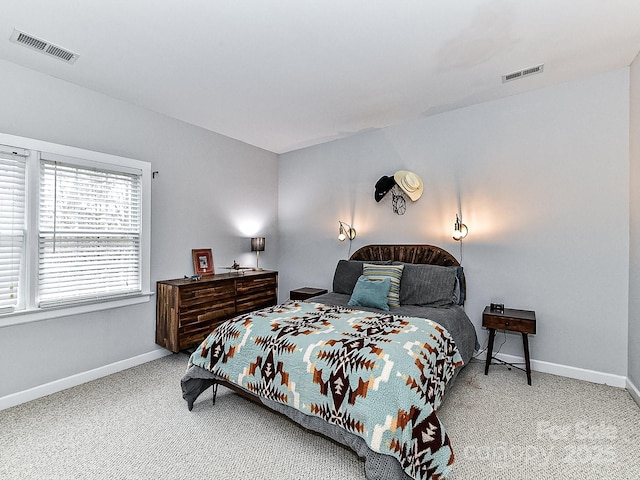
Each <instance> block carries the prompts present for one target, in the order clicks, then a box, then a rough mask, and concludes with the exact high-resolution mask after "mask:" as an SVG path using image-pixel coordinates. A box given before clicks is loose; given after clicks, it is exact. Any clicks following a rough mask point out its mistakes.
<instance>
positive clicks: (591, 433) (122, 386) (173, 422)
mask: <svg viewBox="0 0 640 480" xmlns="http://www.w3.org/2000/svg"><path fill="white" fill-rule="evenodd" d="M186 362H187V357H186V356H185V355H173V356H169V357H165V358H163V359H160V360H156V361H154V362H151V363H148V364H145V365H141V366H139V367H136V368H133V369H130V370H127V371H125V372H120V373H118V374H115V375H111V376H109V377H106V378H103V379H100V380H96V381H94V382H90V383H88V384H85V385H82V386H79V387H75V388H72V389H69V390H66V391H64V392H60V393H57V394H55V395H51V396H49V397H46V398H42V399H39V400H36V401H33V402H30V403H27V404H24V405H19V406H17V407H14V408H11V409H7V410H4V411H2V412H0V478H2V479H11V480H14V479H15V480H19V479H103V478H104V479H107V478H108V479H198V480H203V479H214V478H221V479H222V478H224V479H309V480H315V479H318V480H319V479H323V480H324V479H358V478H364V468H363V464H362V463H361V461H360V460H359V459H358V458H357V456H356V455H354V454H353V453H352V452H351V451H349V450H346V449H344V448H343V447H341V446H339V445H337V444H335V443H333V442H331V441H328V440H326V439H324V438H322V437H319V436H317V435H314V434H312V433H309V432H306V431H304V430H303V429H301V428H299V427H297V426H296V425H293V424H292V423H291V422H289V421H288V420H287V419H285V418H283V417H281V416H278V415H276V414H273V413H271V412H269V411H268V410H266V409H264V408H261V407H259V406H257V405H254V404H253V403H251V402H248V401H246V400H244V399H242V398H240V397H238V396H236V395H235V394H233V393H231V392H230V391H228V390H225V389H224V388H220V391H219V392H218V400H217V402H216V405H215V407H212V406H211V393H210V392H206V393H205V394H203V396H202V397H201V399H199V401H198V403H196V405H195V407H194V410H193V411H192V412H189V411H188V410H187V407H186V403H185V402H184V401H183V400H182V398H181V392H180V386H179V380H180V377H181V376H182V373H183V371H184V368H185V367H186ZM440 418H441V419H442V421H443V423H444V425H445V427H446V428H447V431H448V432H449V435H450V437H451V441H452V444H453V447H454V450H455V452H456V463H455V465H454V473H455V477H454V478H455V479H457V480H463V479H464V480H466V479H510V480H512V479H552V478H553V479H580V480H587V479H605V478H606V479H630V480H631V479H634V480H635V479H640V432H639V429H640V409H639V408H638V406H637V405H636V404H635V403H634V402H633V400H632V399H631V397H630V396H629V394H628V393H627V392H626V391H625V390H621V389H617V388H613V387H608V386H603V385H595V384H591V383H586V382H581V381H577V380H570V379H566V378H561V377H555V376H553V375H546V374H537V373H535V372H534V375H533V385H532V386H531V387H529V386H528V385H527V383H526V378H525V375H524V373H522V372H520V371H517V370H513V371H509V370H507V369H506V368H505V367H501V366H494V367H492V369H491V371H490V374H489V376H484V375H483V369H482V365H481V364H471V365H470V366H469V367H467V368H466V369H465V370H464V371H463V372H462V374H461V376H460V377H459V378H458V380H457V382H456V384H455V386H454V388H453V389H452V390H451V391H450V393H449V395H448V397H447V399H446V401H445V405H444V406H443V408H442V409H441V412H440Z"/></svg>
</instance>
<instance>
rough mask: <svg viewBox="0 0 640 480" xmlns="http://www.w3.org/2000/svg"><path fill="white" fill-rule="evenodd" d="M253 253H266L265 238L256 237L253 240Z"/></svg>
mask: <svg viewBox="0 0 640 480" xmlns="http://www.w3.org/2000/svg"><path fill="white" fill-rule="evenodd" d="M251 251H252V252H264V237H254V238H252V239H251Z"/></svg>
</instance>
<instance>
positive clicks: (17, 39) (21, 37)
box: [10, 29, 79, 63]
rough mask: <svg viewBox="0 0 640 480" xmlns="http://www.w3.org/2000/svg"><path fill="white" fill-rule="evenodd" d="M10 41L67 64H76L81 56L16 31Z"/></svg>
mask: <svg viewBox="0 0 640 480" xmlns="http://www.w3.org/2000/svg"><path fill="white" fill-rule="evenodd" d="M10 40H11V41H12V42H13V43H17V44H18V45H23V46H25V47H29V48H32V49H33V50H37V51H39V52H42V53H46V54H47V55H50V56H52V57H55V58H59V59H60V60H63V61H65V62H67V63H74V62H75V61H76V60H77V58H78V56H79V55H78V54H77V53H73V52H71V51H69V50H67V49H65V48H62V47H59V46H57V45H54V44H53V43H51V42H47V41H46V40H42V39H41V38H37V37H34V36H33V35H29V34H28V33H25V32H21V31H20V30H16V29H14V30H13V34H12V35H11V38H10Z"/></svg>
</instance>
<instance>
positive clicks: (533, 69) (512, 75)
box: [502, 64, 544, 83]
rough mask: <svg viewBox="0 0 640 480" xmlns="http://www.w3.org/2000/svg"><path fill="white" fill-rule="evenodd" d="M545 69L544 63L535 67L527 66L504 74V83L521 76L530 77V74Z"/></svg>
mask: <svg viewBox="0 0 640 480" xmlns="http://www.w3.org/2000/svg"><path fill="white" fill-rule="evenodd" d="M543 71H544V64H541V65H536V66H535V67H529V68H525V69H524V70H518V71H517V72H513V73H508V74H506V75H503V76H502V83H506V82H510V81H512V80H517V79H519V78H523V77H528V76H529V75H535V74H536V73H542V72H543Z"/></svg>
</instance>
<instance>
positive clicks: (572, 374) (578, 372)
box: [479, 353, 628, 388]
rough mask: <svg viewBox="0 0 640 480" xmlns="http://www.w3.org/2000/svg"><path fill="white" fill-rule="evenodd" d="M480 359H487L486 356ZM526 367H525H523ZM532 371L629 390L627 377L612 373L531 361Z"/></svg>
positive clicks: (516, 360)
mask: <svg viewBox="0 0 640 480" xmlns="http://www.w3.org/2000/svg"><path fill="white" fill-rule="evenodd" d="M495 357H496V358H498V359H499V360H502V361H503V362H508V363H524V357H517V356H514V355H507V354H505V353H499V354H497V355H495ZM479 358H484V359H486V356H480V357H479ZM523 367H524V365H523ZM531 370H532V371H536V372H542V373H550V374H552V375H558V376H560V377H568V378H575V379H576V380H584V381H587V382H593V383H601V384H605V385H611V386H612V387H619V388H627V384H628V381H627V377H624V376H622V375H614V374H612V373H603V372H598V371H596V370H587V369H584V368H578V367H570V366H568V365H560V364H559V363H551V362H543V361H541V360H533V359H532V360H531Z"/></svg>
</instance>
